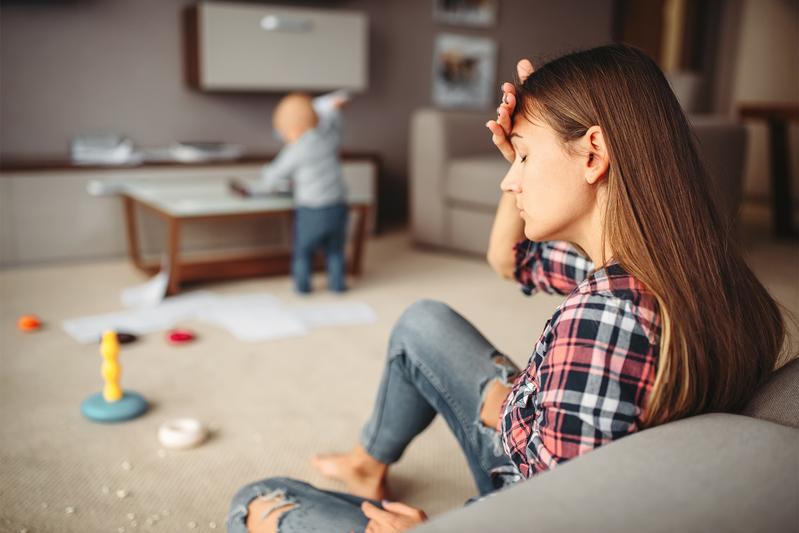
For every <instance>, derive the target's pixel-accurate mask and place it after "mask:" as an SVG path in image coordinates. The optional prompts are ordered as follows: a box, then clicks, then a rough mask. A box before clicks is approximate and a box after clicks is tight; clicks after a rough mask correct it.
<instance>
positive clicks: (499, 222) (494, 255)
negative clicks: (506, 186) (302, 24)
mask: <svg viewBox="0 0 799 533" xmlns="http://www.w3.org/2000/svg"><path fill="white" fill-rule="evenodd" d="M522 239H524V220H522V218H521V217H520V216H519V210H518V209H516V201H515V199H514V198H513V193H509V192H503V193H502V198H500V200H499V205H498V206H497V214H496V216H495V217H494V225H493V226H492V227H491V238H490V239H489V242H488V252H487V254H486V259H487V260H488V264H489V265H491V268H493V269H494V272H496V273H497V274H499V275H500V276H501V277H503V278H505V279H513V272H514V270H515V269H516V253H515V251H514V247H515V246H516V243H518V242H519V241H521V240H522Z"/></svg>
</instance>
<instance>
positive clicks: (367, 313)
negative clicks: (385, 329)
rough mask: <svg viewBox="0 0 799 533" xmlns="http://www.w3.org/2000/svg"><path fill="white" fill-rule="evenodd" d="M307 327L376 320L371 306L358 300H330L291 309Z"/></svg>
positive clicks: (349, 324) (352, 323) (365, 322)
mask: <svg viewBox="0 0 799 533" xmlns="http://www.w3.org/2000/svg"><path fill="white" fill-rule="evenodd" d="M292 311H293V312H294V313H295V314H296V316H297V318H299V319H300V320H302V321H303V322H304V323H305V324H306V325H307V326H308V327H311V328H318V327H321V326H354V325H357V324H370V323H372V322H375V321H376V320H377V315H376V314H375V312H374V311H373V310H372V308H371V307H369V306H368V305H366V304H365V303H360V302H331V303H319V304H312V305H303V306H298V307H295V308H293V309H292Z"/></svg>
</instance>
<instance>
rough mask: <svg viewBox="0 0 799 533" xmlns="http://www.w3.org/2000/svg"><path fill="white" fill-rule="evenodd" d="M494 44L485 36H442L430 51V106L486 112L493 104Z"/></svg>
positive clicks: (495, 46)
mask: <svg viewBox="0 0 799 533" xmlns="http://www.w3.org/2000/svg"><path fill="white" fill-rule="evenodd" d="M496 57H497V45H496V43H495V42H494V41H493V40H492V39H489V38H486V37H471V36H465V35H456V34H451V33H442V34H440V35H438V36H437V37H436V41H435V47H434V52H433V76H432V79H433V87H432V91H433V104H434V105H436V106H439V107H445V108H462V109H486V108H488V107H490V106H491V105H492V102H493V101H494V98H493V96H494V95H493V93H492V87H493V86H494V81H495V79H496V70H497V64H496Z"/></svg>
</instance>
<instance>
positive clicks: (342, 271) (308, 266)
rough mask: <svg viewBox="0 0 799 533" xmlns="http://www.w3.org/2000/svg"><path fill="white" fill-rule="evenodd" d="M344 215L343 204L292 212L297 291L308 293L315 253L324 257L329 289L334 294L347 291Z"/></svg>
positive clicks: (345, 209) (292, 270) (295, 284)
mask: <svg viewBox="0 0 799 533" xmlns="http://www.w3.org/2000/svg"><path fill="white" fill-rule="evenodd" d="M347 215H348V208H347V205H346V204H345V203H340V204H335V205H331V206H327V207H298V208H296V209H295V211H294V252H293V256H292V262H291V273H292V275H293V277H294V288H295V289H296V290H297V292H302V293H307V292H311V272H312V270H313V256H314V254H315V253H316V252H317V251H318V250H322V251H323V252H324V254H325V260H326V263H327V285H328V288H329V289H330V290H331V291H335V292H343V291H345V290H347V280H346V275H347V266H346V264H347V259H346V256H345V252H344V248H345V246H346V244H347Z"/></svg>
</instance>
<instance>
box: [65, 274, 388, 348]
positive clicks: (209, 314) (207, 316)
mask: <svg viewBox="0 0 799 533" xmlns="http://www.w3.org/2000/svg"><path fill="white" fill-rule="evenodd" d="M148 283H149V282H148ZM181 320H201V321H204V322H207V323H210V324H216V325H217V326H221V327H223V328H225V329H227V330H228V331H229V332H230V333H231V334H232V335H233V336H234V337H236V338H237V339H239V340H242V341H245V342H259V341H265V340H272V339H281V338H287V337H296V336H299V335H305V334H306V333H308V331H309V330H310V329H311V328H315V327H322V326H344V325H356V324H368V323H371V322H374V321H375V320H377V315H376V314H375V312H374V311H373V310H372V308H370V307H369V306H368V305H366V304H364V303H359V302H327V303H318V304H306V305H302V306H290V307H289V306H284V305H283V304H282V303H281V301H280V300H278V299H277V298H276V297H274V296H272V295H271V294H267V293H257V294H243V295H231V296H218V295H216V294H214V293H212V292H208V291H197V292H191V293H188V294H182V295H179V296H173V297H170V298H166V299H164V300H163V301H162V302H161V303H160V304H158V305H155V306H153V307H136V308H133V309H128V310H126V311H119V312H115V313H108V314H103V315H94V316H89V317H84V318H76V319H72V320H65V321H64V323H63V327H64V330H65V331H66V332H67V333H68V334H70V335H71V336H72V337H73V338H75V339H76V340H77V341H78V342H82V343H94V342H97V341H98V340H99V339H100V336H101V335H102V333H103V332H104V331H106V330H108V329H113V330H116V331H125V332H129V333H134V334H138V335H142V334H145V333H152V332H154V331H163V330H167V329H169V328H171V327H173V326H174V325H175V324H176V323H178V322H180V321H181Z"/></svg>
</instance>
